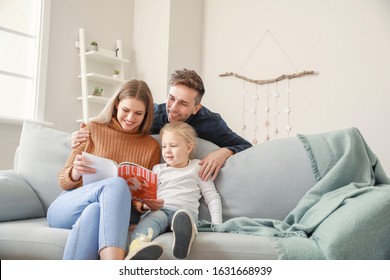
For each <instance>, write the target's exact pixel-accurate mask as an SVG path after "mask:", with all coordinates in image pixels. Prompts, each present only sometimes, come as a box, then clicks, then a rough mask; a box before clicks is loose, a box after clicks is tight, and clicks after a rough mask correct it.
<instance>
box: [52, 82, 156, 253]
mask: <svg viewBox="0 0 390 280" xmlns="http://www.w3.org/2000/svg"><path fill="white" fill-rule="evenodd" d="M152 120H153V98H152V94H151V92H150V89H149V87H148V85H147V84H146V83H145V82H144V81H141V80H131V81H129V82H126V83H125V84H123V85H122V86H121V87H120V88H119V89H118V90H117V92H116V93H115V94H114V95H113V96H112V97H111V99H110V100H109V102H108V104H107V105H106V107H105V108H104V109H103V110H102V112H101V113H100V114H99V115H98V116H97V117H96V118H94V119H93V120H92V121H91V122H90V123H88V124H87V125H86V129H87V130H89V132H90V136H89V138H88V139H87V141H86V142H84V143H83V144H82V145H80V146H79V147H77V148H75V149H73V150H72V152H71V153H70V155H69V157H68V159H67V161H66V164H65V166H64V168H63V169H62V170H61V171H60V173H59V175H58V182H59V184H60V186H61V187H62V188H63V189H64V191H63V192H62V193H61V194H60V195H59V197H58V198H57V199H56V200H55V201H54V202H53V203H52V204H51V205H50V207H49V209H48V214H47V219H48V222H49V225H50V226H52V227H57V228H68V229H72V231H71V233H70V235H69V237H68V241H67V243H66V246H65V250H64V256H63V257H64V259H99V258H100V259H124V258H125V255H126V249H127V234H128V227H129V221H130V209H131V194H130V191H129V187H128V185H127V183H126V181H125V180H124V179H122V178H120V177H114V178H109V179H105V180H101V181H98V182H95V183H91V184H88V185H85V186H83V183H82V174H90V173H94V172H95V169H94V168H92V167H91V166H90V164H92V162H90V161H89V160H88V159H87V158H85V157H83V156H82V155H81V152H82V151H86V152H88V153H91V154H95V155H97V156H101V157H106V158H110V159H112V160H114V161H116V162H123V161H131V162H134V163H136V164H139V165H141V166H144V167H146V168H149V169H152V167H153V166H154V165H155V164H157V163H159V160H160V146H159V144H158V142H157V141H156V140H155V139H154V138H153V137H151V136H150V135H149V133H148V132H149V129H150V127H151V124H152Z"/></svg>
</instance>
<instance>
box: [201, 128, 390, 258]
mask: <svg viewBox="0 0 390 280" xmlns="http://www.w3.org/2000/svg"><path fill="white" fill-rule="evenodd" d="M298 137H299V139H300V140H301V141H302V144H303V145H304V147H305V149H306V151H307V153H308V156H309V159H310V162H311V165H312V169H313V173H314V176H315V178H316V180H317V183H316V184H315V185H314V186H313V187H312V188H311V189H310V190H309V191H308V192H307V193H306V194H305V195H304V196H303V197H302V199H301V200H300V202H299V203H298V204H297V206H296V207H295V208H294V209H293V210H292V211H291V212H290V213H289V214H288V215H287V217H286V218H285V219H284V220H283V221H279V220H270V219H261V218H259V219H249V218H245V217H239V218H234V219H231V220H228V221H226V222H225V223H223V224H221V225H212V224H207V223H203V222H201V223H200V224H199V231H210V230H211V231H219V232H236V233H245V234H253V235H262V236H269V237H270V238H272V239H273V240H274V241H275V246H276V248H277V249H278V250H279V252H280V258H281V259H321V258H325V259H390V237H389V236H390V235H389V232H390V179H389V178H388V177H387V175H386V174H385V172H384V170H383V168H382V166H381V164H380V162H379V160H378V158H377V157H376V155H375V154H374V153H373V152H372V151H371V149H370V148H369V146H368V145H367V144H366V142H365V141H364V139H363V137H362V136H361V134H360V132H359V131H358V130H357V129H356V128H350V129H345V130H341V131H335V132H329V133H322V134H314V135H298Z"/></svg>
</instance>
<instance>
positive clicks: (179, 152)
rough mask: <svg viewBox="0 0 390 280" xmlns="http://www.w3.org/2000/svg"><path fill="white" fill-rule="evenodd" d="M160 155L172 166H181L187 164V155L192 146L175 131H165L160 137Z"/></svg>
mask: <svg viewBox="0 0 390 280" xmlns="http://www.w3.org/2000/svg"><path fill="white" fill-rule="evenodd" d="M161 147H162V156H163V158H164V160H165V162H166V163H167V164H168V165H169V166H172V167H176V168H182V167H186V166H187V165H188V161H189V156H190V153H191V151H192V149H193V148H194V144H193V143H188V142H187V141H186V140H185V138H184V137H183V136H181V135H179V134H177V133H176V132H173V131H166V132H164V133H163V135H162V138H161Z"/></svg>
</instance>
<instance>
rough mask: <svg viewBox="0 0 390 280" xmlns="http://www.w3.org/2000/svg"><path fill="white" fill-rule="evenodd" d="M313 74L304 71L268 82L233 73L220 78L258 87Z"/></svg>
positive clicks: (312, 72)
mask: <svg viewBox="0 0 390 280" xmlns="http://www.w3.org/2000/svg"><path fill="white" fill-rule="evenodd" d="M312 74H315V72H314V71H311V70H310V71H302V72H299V73H294V74H289V75H282V76H279V77H277V78H275V79H268V80H253V79H250V78H247V77H244V76H241V75H238V74H236V73H233V72H226V73H225V74H220V75H219V76H220V77H230V76H233V77H235V78H238V79H242V80H244V81H247V82H250V83H254V84H258V85H265V84H271V83H275V82H279V81H282V80H286V79H289V80H291V79H295V78H299V77H303V76H306V75H312Z"/></svg>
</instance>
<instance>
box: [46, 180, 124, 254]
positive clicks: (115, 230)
mask: <svg viewBox="0 0 390 280" xmlns="http://www.w3.org/2000/svg"><path fill="white" fill-rule="evenodd" d="M130 207H131V194H130V191H129V188H128V186H127V183H126V181H125V180H124V179H122V178H120V177H114V178H109V179H105V180H101V181H98V182H95V183H91V184H89V185H86V186H83V187H81V188H77V189H73V190H70V191H64V192H62V193H61V194H60V195H59V196H58V197H57V199H56V200H55V201H54V202H53V203H52V204H51V205H50V207H49V209H48V213H47V220H48V223H49V225H50V226H51V227H55V228H66V229H72V230H71V232H70V234H69V237H68V240H67V243H66V246H65V250H64V256H63V258H64V259H92V260H93V259H99V252H100V250H101V249H103V248H105V247H108V246H109V247H111V246H113V247H119V248H121V249H123V250H124V251H125V252H126V250H127V234H128V228H129V221H130V209H131V208H130Z"/></svg>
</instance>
